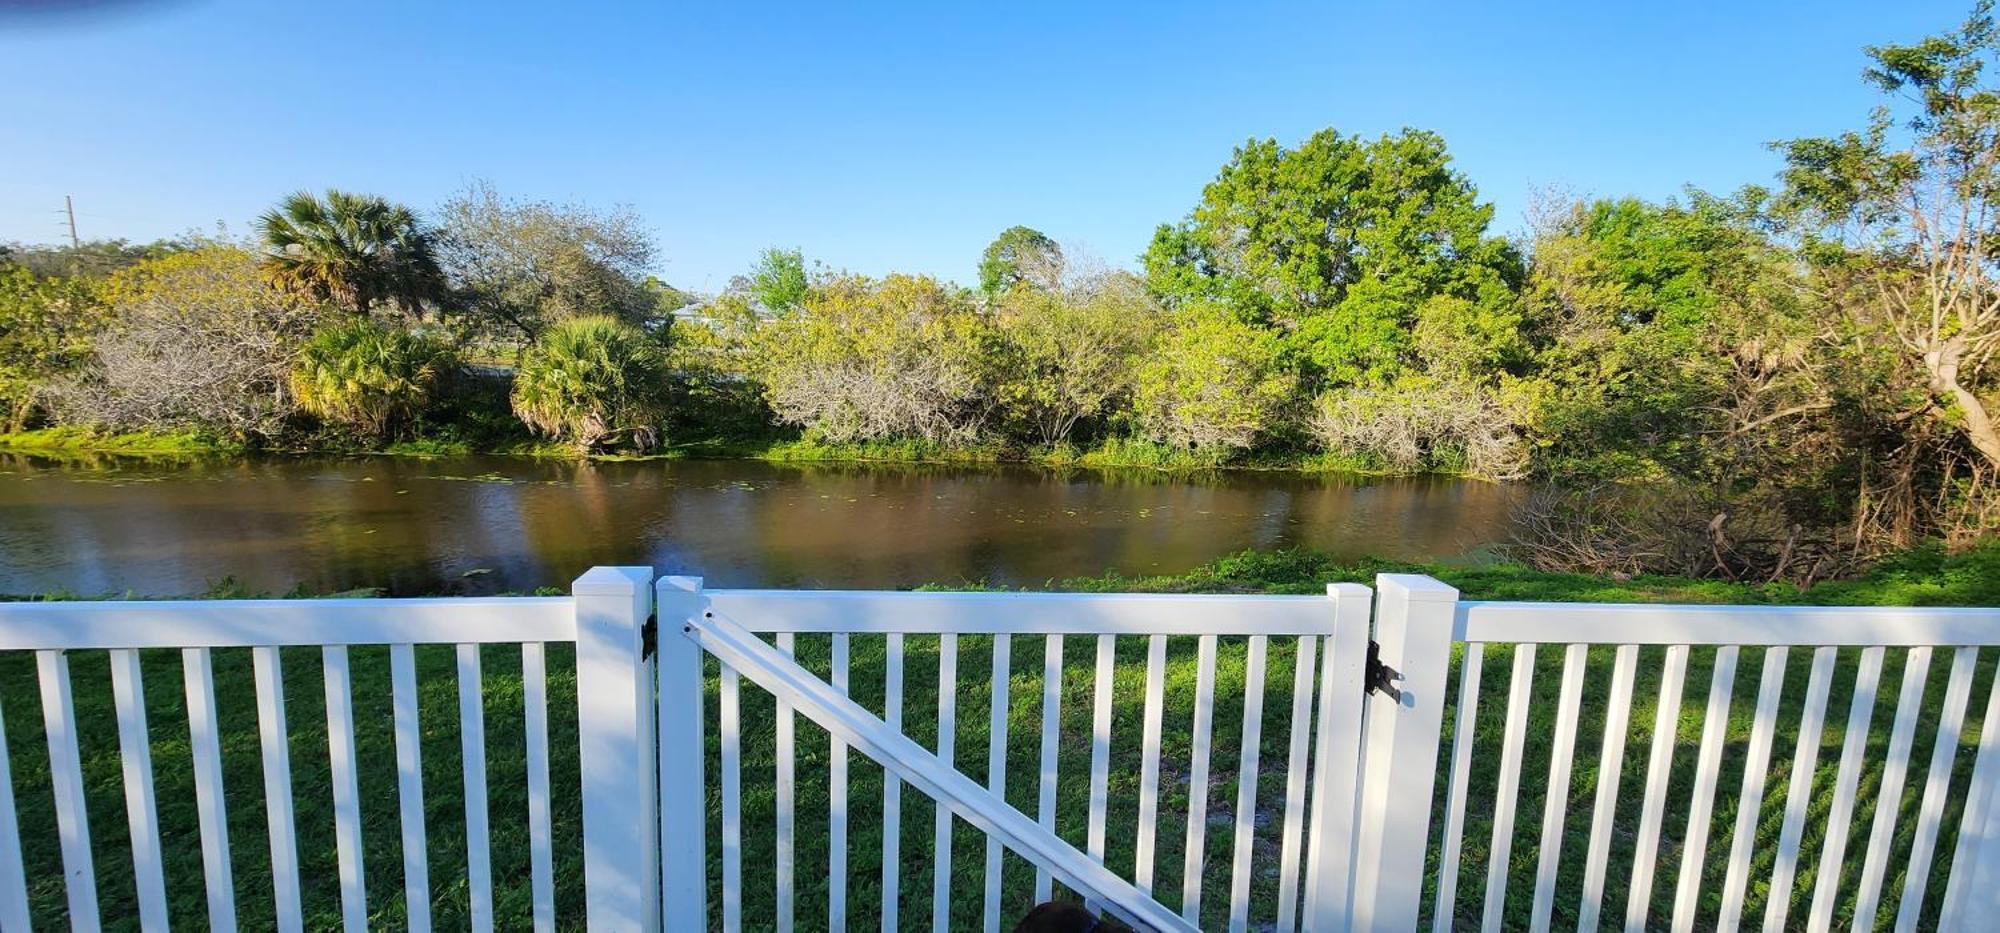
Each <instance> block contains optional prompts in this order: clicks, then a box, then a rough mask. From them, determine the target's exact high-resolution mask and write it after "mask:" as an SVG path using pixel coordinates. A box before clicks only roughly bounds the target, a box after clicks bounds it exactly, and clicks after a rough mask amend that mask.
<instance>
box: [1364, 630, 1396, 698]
mask: <svg viewBox="0 0 2000 933" xmlns="http://www.w3.org/2000/svg"><path fill="white" fill-rule="evenodd" d="M1381 652H1382V646H1381V645H1379V644H1377V643H1376V642H1375V641H1374V640H1373V639H1370V640H1369V642H1368V671H1367V673H1365V674H1364V675H1362V683H1363V684H1364V685H1365V689H1363V690H1362V695H1363V696H1366V695H1368V694H1370V693H1377V692H1379V693H1381V694H1382V695H1383V696H1386V697H1388V698H1389V699H1392V700H1395V701H1396V702H1398V703H1401V702H1403V691H1401V690H1398V689H1397V688H1396V684H1395V681H1398V680H1402V679H1403V675H1402V674H1401V673H1400V672H1398V671H1397V670H1396V669H1395V668H1393V667H1390V666H1389V665H1387V664H1384V663H1382V659H1381Z"/></svg>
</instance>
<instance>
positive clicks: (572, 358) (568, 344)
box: [514, 317, 672, 453]
mask: <svg viewBox="0 0 2000 933" xmlns="http://www.w3.org/2000/svg"><path fill="white" fill-rule="evenodd" d="M671 384H672V371H671V368H670V367H669V366H668V364H667V356H666V352H665V348H664V347H662V346H661V345H660V343H659V342H658V341H656V340H654V339H653V338H651V337H649V336H647V335H646V334H645V333H644V332H643V331H641V330H639V329H638V328H636V327H633V326H632V325H630V324H626V323H622V322H620V321H618V320H616V319H614V318H610V317H584V318H574V319H571V320H567V321H563V322H561V323H558V324H556V325H555V326H553V327H550V328H549V329H548V330H547V331H546V332H544V333H543V334H542V336H541V338H540V339H538V340H536V341H535V343H534V345H533V346H530V347H529V348H528V350H527V352H526V353H525V354H523V355H522V357H521V366H520V369H519V370H518V371H516V372H515V374H514V414H515V415H517V416H519V417H520V419H521V420H522V421H523V422H525V423H526V424H527V425H528V427H530V428H533V429H534V430H536V431H537V432H540V433H542V434H544V435H547V436H549V437H553V438H556V439H558V440H564V441H568V442H569V443H571V444H573V445H575V447H576V449H577V451H578V452H580V453H588V452H590V451H592V450H596V449H599V448H601V447H608V446H614V445H616V444H618V443H619V442H621V441H623V442H626V443H629V444H630V445H631V446H633V447H635V448H638V449H640V450H649V449H651V448H652V447H653V446H654V445H656V444H658V443H659V441H660V428H661V425H662V424H663V423H664V422H665V420H666V417H667V402H666V399H667V393H668V392H669V391H670V389H671Z"/></svg>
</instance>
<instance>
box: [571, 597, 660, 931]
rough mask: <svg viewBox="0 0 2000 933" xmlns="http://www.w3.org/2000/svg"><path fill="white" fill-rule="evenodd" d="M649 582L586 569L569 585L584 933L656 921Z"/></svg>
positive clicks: (651, 925)
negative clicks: (572, 606) (647, 638)
mask: <svg viewBox="0 0 2000 933" xmlns="http://www.w3.org/2000/svg"><path fill="white" fill-rule="evenodd" d="M652 582H653V571H652V569H651V568H649V567H592V568H591V569H590V570H589V571H588V572H587V573H585V574H584V575H583V576H581V577H578V578H576V582H575V583H573V584H571V585H570V593H571V595H572V596H573V597H574V600H575V604H576V712H577V733H578V735H577V741H578V749H577V758H578V760H579V763H580V764H581V765H582V769H583V903H584V915H585V918H586V921H587V922H588V924H589V927H590V929H591V930H593V931H613V930H617V931H623V930H657V929H659V927H660V898H659V884H658V882H659V872H658V871H657V870H656V868H655V867H654V866H655V864H656V862H655V860H656V859H657V858H658V856H659V846H658V845H656V844H655V838H654V833H656V832H657V831H658V827H659V823H658V821H657V820H656V819H655V818H654V806H655V796H656V793H655V792H656V787H655V784H654V781H655V774H654V766H655V757H654V753H653V714H652V708H653V683H652V677H651V676H650V675H651V672H652V671H651V661H650V660H648V659H647V657H646V655H645V647H644V640H645V634H644V629H645V625H646V620H647V619H648V618H649V617H650V616H651V615H652V614H653V587H652Z"/></svg>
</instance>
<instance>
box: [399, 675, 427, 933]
mask: <svg viewBox="0 0 2000 933" xmlns="http://www.w3.org/2000/svg"><path fill="white" fill-rule="evenodd" d="M389 690H390V694H391V696H390V702H391V703H392V705H393V706H394V710H395V712H394V715H395V720H396V798H397V802H398V806H399V808H400V815H401V820H402V826H403V903H404V905H405V906H406V908H407V912H408V923H409V925H410V929H411V931H412V933H428V931H429V930H430V928H431V874H430V857H429V853H428V852H427V851H426V845H427V843H426V840H425V837H426V832H425V829H424V765H423V726H422V723H421V722H420V721H419V720H418V716H417V658H416V649H415V648H414V647H412V646H410V645H391V646H390V647H389Z"/></svg>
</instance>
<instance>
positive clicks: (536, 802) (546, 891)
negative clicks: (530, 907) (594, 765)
mask: <svg viewBox="0 0 2000 933" xmlns="http://www.w3.org/2000/svg"><path fill="white" fill-rule="evenodd" d="M548 667H549V665H548V652H547V650H546V649H545V648H544V646H543V645H542V643H541V642H538V641H531V642H526V643H524V644H522V645H521V706H522V711H521V712H522V717H523V718H524V719H525V720H526V722H525V723H524V727H525V731H526V739H527V768H528V886H529V893H530V895H531V896H532V897H533V898H534V925H535V930H536V931H537V933H552V931H553V930H554V929H555V926H556V885H555V853H554V845H555V840H554V834H553V830H552V828H551V826H550V824H549V674H548ZM695 695H696V696H697V697H699V696H700V693H699V692H697V693H696V694H695ZM695 717H696V719H699V718H700V713H699V712H697V713H696V714H695ZM703 835H706V833H703Z"/></svg>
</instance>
